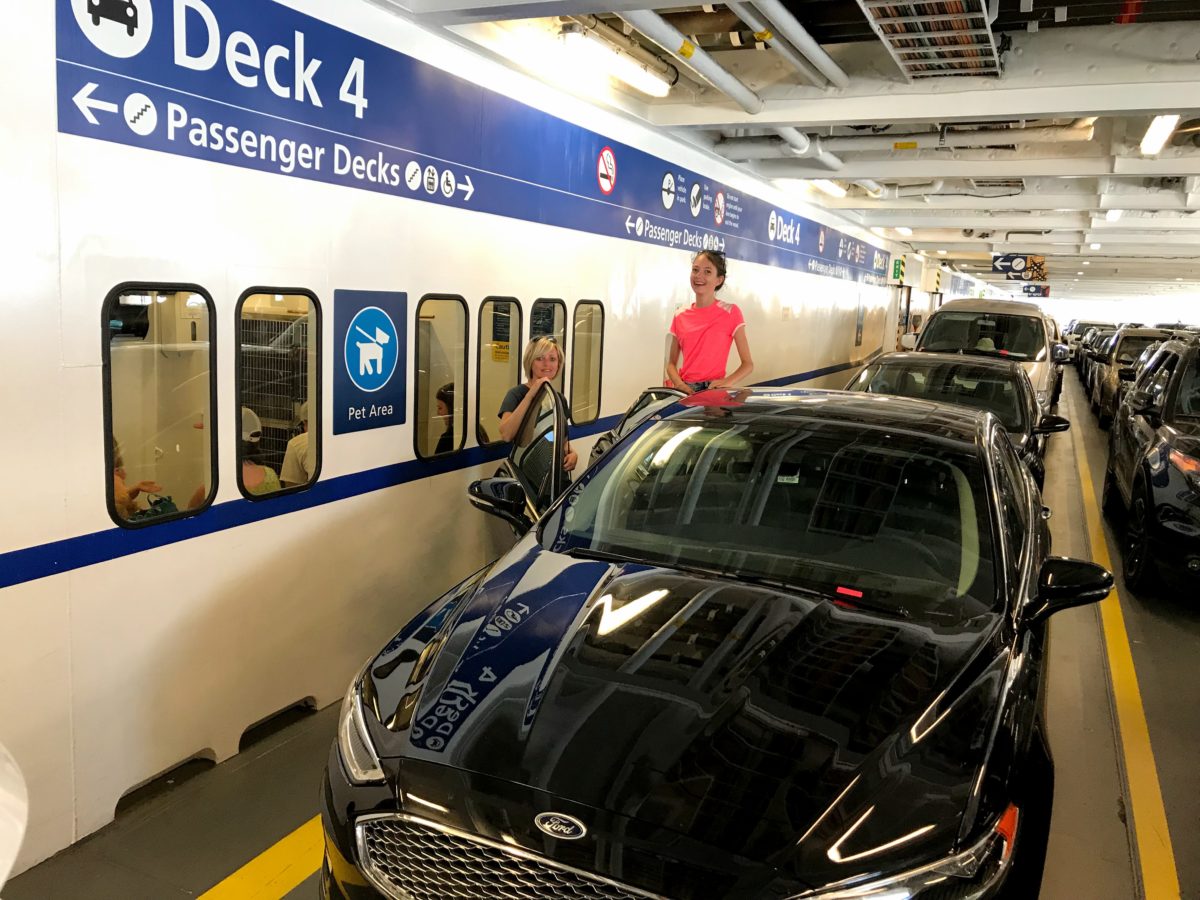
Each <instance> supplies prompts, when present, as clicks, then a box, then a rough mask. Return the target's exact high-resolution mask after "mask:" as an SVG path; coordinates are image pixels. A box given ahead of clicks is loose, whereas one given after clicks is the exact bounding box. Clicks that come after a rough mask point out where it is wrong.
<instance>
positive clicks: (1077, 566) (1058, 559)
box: [1022, 556, 1113, 625]
mask: <svg viewBox="0 0 1200 900" xmlns="http://www.w3.org/2000/svg"><path fill="white" fill-rule="evenodd" d="M1112 586H1113V576H1112V573H1111V572H1109V571H1108V570H1107V569H1106V568H1104V567H1103V566H1098V565H1096V564H1095V563H1094V562H1088V561H1087V560H1083V559H1071V558H1069V557H1066V556H1051V557H1048V558H1047V559H1046V561H1045V562H1044V563H1042V571H1041V573H1040V574H1039V575H1038V592H1037V597H1036V598H1035V599H1034V600H1032V601H1030V603H1029V604H1028V605H1027V606H1026V607H1025V610H1024V612H1023V613H1022V621H1023V622H1024V624H1025V625H1036V624H1038V623H1039V622H1043V621H1045V620H1046V619H1047V618H1049V617H1050V616H1052V615H1053V614H1054V613H1056V612H1058V611H1059V610H1061V609H1070V608H1071V607H1073V606H1086V605H1087V604H1089V603H1096V602H1097V601H1099V600H1103V599H1104V598H1105V597H1107V596H1108V594H1109V591H1111V590H1112Z"/></svg>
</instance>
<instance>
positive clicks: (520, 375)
mask: <svg viewBox="0 0 1200 900" xmlns="http://www.w3.org/2000/svg"><path fill="white" fill-rule="evenodd" d="M497 301H504V302H507V303H512V304H514V305H515V306H516V307H517V328H516V331H515V334H516V338H517V339H516V340H515V341H513V340H511V337H512V335H513V334H514V332H513V331H512V329H510V330H509V337H510V341H509V343H510V344H512V351H511V352H512V354H513V358H514V359H515V360H516V363H517V381H516V384H523V383H524V381H525V371H524V368H523V366H522V363H521V359H522V357H523V356H524V354H525V341H524V340H523V338H524V337H525V333H524V328H525V309H524V307H522V306H521V301H520V300H519V299H517V298H516V297H502V296H499V295H497V294H489V295H488V296H486V297H484V298H483V300H482V301H480V303H479V315H478V316H477V317H476V320H475V321H476V328H477V331H478V334H479V344H478V346H477V347H476V353H475V443H476V444H477V445H478V446H480V447H495V446H497V445H499V444H503V443H506V442H505V440H504V439H503V438H500V437H497V438H496V440H494V441H483V440H480V438H479V435H480V430H479V429H480V428H481V426H482V425H483V396H482V390H483V308H484V307H485V306H487V305H488V303H495V302H497ZM513 386H514V387H515V386H516V385H513ZM413 412H414V416H415V413H416V410H415V409H414V410H413ZM414 420H415V419H414ZM414 440H416V439H415V438H414ZM463 440H464V441H465V440H466V435H465V434H464V435H463Z"/></svg>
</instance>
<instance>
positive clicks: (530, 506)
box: [467, 384, 569, 534]
mask: <svg viewBox="0 0 1200 900" xmlns="http://www.w3.org/2000/svg"><path fill="white" fill-rule="evenodd" d="M566 447H567V416H566V411H565V410H564V409H563V404H562V400H561V399H560V398H559V396H558V394H557V393H556V392H555V391H554V390H553V389H552V387H551V386H550V385H549V384H543V385H542V386H541V387H540V388H538V391H537V393H536V394H534V396H533V400H532V402H531V403H530V405H529V409H528V411H527V412H526V413H525V419H524V421H522V423H521V427H520V430H518V432H517V437H516V440H515V441H513V450H512V452H511V453H510V454H509V455H508V459H507V460H506V461H505V463H504V465H503V466H501V468H500V471H499V472H497V473H496V476H495V477H494V478H485V479H483V480H482V481H476V482H474V483H473V484H471V486H470V487H469V488H468V489H467V495H468V497H469V498H470V500H471V504H472V505H473V506H474V507H475V508H477V509H482V510H483V511H484V512H488V513H491V514H492V515H495V516H499V517H500V518H501V519H504V521H506V522H508V523H509V524H510V525H511V526H512V527H513V530H515V531H516V532H517V533H518V534H523V533H524V532H526V531H528V530H529V529H530V528H531V527H533V523H534V522H535V521H537V519H538V517H539V516H541V514H542V513H544V512H545V511H546V510H547V509H548V508H549V507H550V504H551V503H553V502H554V500H555V499H556V498H557V497H558V495H559V494H561V493H562V492H563V490H564V489H565V488H566V486H567V484H568V482H569V478H568V475H567V472H566V471H565V470H564V469H563V459H564V458H565V456H566Z"/></svg>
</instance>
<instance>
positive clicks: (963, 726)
mask: <svg viewBox="0 0 1200 900" xmlns="http://www.w3.org/2000/svg"><path fill="white" fill-rule="evenodd" d="M560 403H561V401H559V400H558V399H557V398H555V396H554V395H553V394H552V393H551V392H549V391H548V390H545V389H542V392H541V394H540V395H539V396H535V397H534V401H533V406H532V409H531V411H530V413H529V415H528V416H527V418H526V420H525V422H524V423H523V425H522V429H521V434H520V435H519V437H518V440H517V442H516V443H517V446H516V447H515V449H514V451H513V454H512V456H510V458H509V460H508V461H507V463H506V464H505V465H506V466H507V468H508V471H509V474H510V475H511V477H507V476H502V477H497V478H490V479H485V480H483V481H481V482H477V483H475V484H473V485H472V486H471V488H470V491H469V496H470V499H471V502H472V503H473V504H474V505H476V506H479V507H480V508H483V509H486V510H489V511H491V512H493V513H495V514H496V515H499V516H501V517H502V518H504V519H505V520H512V519H513V518H516V517H520V516H524V515H525V514H526V513H527V512H530V511H533V512H536V513H540V515H541V517H540V519H538V520H537V522H536V524H534V525H532V527H530V529H529V530H528V532H527V533H526V534H525V536H524V537H523V538H522V539H521V540H520V541H519V542H518V543H517V544H516V546H514V547H513V549H512V550H511V551H510V552H509V553H507V554H506V555H505V556H503V557H501V558H500V559H499V560H497V561H496V562H495V563H492V564H490V565H488V566H486V567H485V568H484V569H482V570H481V571H480V572H477V573H476V574H474V575H472V576H470V577H469V578H467V579H466V580H465V581H463V582H462V583H461V584H459V585H458V586H456V587H454V588H452V589H451V590H450V591H448V592H447V593H446V594H445V595H443V596H442V597H440V598H438V599H436V600H434V601H433V602H432V603H431V604H430V605H429V606H428V607H427V608H426V609H425V610H424V611H423V612H421V613H420V614H418V615H417V616H416V617H415V618H414V619H413V620H412V621H410V622H409V623H408V624H407V625H405V626H404V627H403V628H402V629H401V630H400V631H399V632H398V633H397V634H396V635H395V637H394V638H393V639H392V640H390V641H389V642H388V643H387V645H386V647H384V649H383V650H382V651H381V652H380V653H379V654H378V655H377V656H375V657H374V658H373V659H371V660H370V662H368V664H367V665H366V667H365V668H364V669H363V671H362V672H361V673H360V674H359V675H358V676H357V677H356V678H354V680H353V681H352V683H351V685H350V688H349V691H348V692H347V695H346V699H345V702H344V704H343V708H342V713H341V718H340V723H339V728H338V737H337V739H336V741H335V744H334V748H333V750H332V753H331V758H330V762H329V765H328V767H327V770H326V777H325V782H324V786H323V798H324V800H323V813H322V818H323V826H324V832H325V837H326V858H325V865H324V867H323V873H322V883H323V891H324V892H325V893H326V895H327V896H330V897H334V898H362V897H377V896H379V895H380V894H383V895H386V896H390V897H412V898H415V900H429V898H444V897H451V896H459V897H495V896H505V897H509V898H516V900H523V898H528V900H535V898H544V897H548V896H551V897H559V896H568V895H569V896H572V897H578V898H601V897H603V898H614V900H616V898H620V900H634V898H655V897H663V896H670V897H672V898H675V900H698V898H705V900H710V898H712V900H716V898H730V900H734V898H755V900H759V898H777V900H785V898H798V897H805V898H813V900H815V898H833V897H844V896H845V893H844V891H843V888H844V887H845V885H846V884H847V883H852V884H854V885H855V889H856V890H857V891H860V892H862V893H861V895H862V896H869V895H877V896H881V897H882V896H896V897H899V896H904V897H910V898H928V900H932V898H934V897H947V896H964V897H967V896H972V897H984V896H988V897H991V896H995V894H996V892H997V891H999V890H1002V889H1004V890H1008V891H1010V892H1011V894H1012V896H1014V897H1033V896H1036V895H1037V890H1038V866H1039V860H1040V859H1041V858H1042V857H1043V856H1044V850H1045V843H1046V840H1047V836H1048V830H1047V825H1046V822H1047V818H1046V817H1047V815H1048V813H1049V804H1050V802H1051V796H1052V793H1053V792H1052V789H1051V787H1050V784H1049V776H1050V772H1051V771H1052V770H1051V769H1050V762H1049V759H1048V756H1047V754H1046V751H1045V730H1044V723H1043V722H1042V716H1043V702H1042V701H1043V697H1042V690H1043V676H1044V666H1045V661H1046V638H1047V634H1046V621H1047V618H1048V617H1049V616H1051V615H1053V614H1054V613H1055V612H1056V611H1057V610H1059V609H1064V608H1067V607H1071V606H1078V605H1081V604H1085V603H1091V602H1093V601H1095V600H1098V599H1100V598H1102V597H1103V596H1105V595H1106V594H1107V593H1108V592H1109V589H1110V586H1111V583H1112V577H1111V575H1109V574H1108V573H1107V572H1106V571H1104V570H1103V569H1102V568H1100V567H1099V566H1097V565H1095V564H1093V563H1090V562H1083V561H1079V560H1072V559H1064V558H1059V557H1053V556H1050V555H1049V552H1050V535H1049V530H1048V528H1047V523H1046V521H1045V518H1044V515H1043V508H1042V506H1041V502H1040V500H1039V497H1038V493H1037V491H1036V490H1035V488H1034V484H1033V480H1032V478H1030V476H1029V474H1028V472H1027V471H1026V470H1025V467H1024V466H1022V465H1021V463H1020V461H1019V460H1018V458H1017V455H1016V453H1015V451H1014V450H1013V447H1012V443H1011V441H1010V440H1009V438H1008V435H1007V432H1006V431H1005V430H1004V428H1003V427H1002V426H1001V424H1000V423H999V421H998V420H997V419H996V418H995V417H994V416H992V415H990V414H986V413H979V412H974V411H970V410H965V409H958V408H955V407H951V406H947V405H945V404H933V403H927V402H923V401H918V400H909V399H904V398H898V397H868V396H863V395H860V394H849V393H846V392H840V391H799V390H797V391H781V392H762V393H760V392H751V393H748V394H747V393H744V392H739V393H738V394H731V393H729V392H726V391H706V392H702V393H700V394H696V395H694V396H690V397H687V398H685V399H683V400H681V401H679V402H678V403H675V404H673V405H672V406H671V407H670V409H668V410H664V411H663V412H662V414H661V418H655V417H652V418H651V419H650V420H647V421H645V422H644V423H643V424H642V425H641V426H639V427H638V428H637V429H636V430H635V431H633V432H632V433H631V434H629V435H628V436H627V437H626V438H625V439H624V440H622V441H621V442H620V443H619V444H617V445H616V446H615V447H613V449H612V450H611V451H610V452H609V453H607V454H605V455H603V456H602V457H601V458H600V459H599V461H598V462H597V463H596V464H595V465H593V466H591V467H589V468H588V470H587V471H586V472H584V473H583V474H582V475H581V476H580V477H579V478H578V479H577V480H576V481H575V482H574V484H572V485H571V486H570V487H569V488H567V489H566V491H565V493H564V494H563V495H562V496H560V497H558V498H557V499H554V498H553V497H548V496H547V493H546V491H544V490H543V487H544V486H545V483H546V480H547V477H549V478H550V479H553V478H554V477H555V473H557V472H559V471H560V463H561V458H562V457H561V454H562V447H563V439H564V430H565V419H564V417H563V413H562V409H561V406H560ZM535 447H536V449H534V448H535ZM544 448H549V453H548V454H547V453H545V452H544ZM531 459H532V466H529V465H528V463H529V462H530V460H531ZM547 473H549V475H547ZM551 493H552V491H551Z"/></svg>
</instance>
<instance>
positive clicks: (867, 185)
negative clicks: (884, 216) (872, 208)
mask: <svg viewBox="0 0 1200 900" xmlns="http://www.w3.org/2000/svg"><path fill="white" fill-rule="evenodd" d="M854 183H855V184H857V185H858V186H859V187H860V188H862V189H863V190H864V191H866V192H867V193H868V194H870V195H871V196H872V197H873V198H874V199H876V200H879V199H880V198H882V197H883V195H884V192H885V191H886V190H887V188H885V187H884V186H883V185H882V184H880V183H879V182H878V181H875V180H874V179H871V178H858V179H855V181H854Z"/></svg>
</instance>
